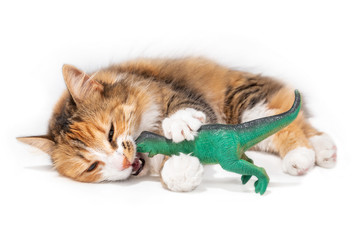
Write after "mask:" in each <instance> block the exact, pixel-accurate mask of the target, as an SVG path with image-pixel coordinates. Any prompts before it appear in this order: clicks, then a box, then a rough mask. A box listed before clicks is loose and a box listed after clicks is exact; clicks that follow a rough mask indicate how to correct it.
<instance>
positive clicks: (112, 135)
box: [108, 124, 114, 143]
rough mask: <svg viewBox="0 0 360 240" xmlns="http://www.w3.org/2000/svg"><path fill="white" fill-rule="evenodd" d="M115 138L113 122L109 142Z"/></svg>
mask: <svg viewBox="0 0 360 240" xmlns="http://www.w3.org/2000/svg"><path fill="white" fill-rule="evenodd" d="M113 138H114V125H113V124H111V127H110V131H109V135H108V140H109V143H111V142H112V141H113Z"/></svg>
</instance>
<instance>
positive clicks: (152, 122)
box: [134, 103, 160, 138]
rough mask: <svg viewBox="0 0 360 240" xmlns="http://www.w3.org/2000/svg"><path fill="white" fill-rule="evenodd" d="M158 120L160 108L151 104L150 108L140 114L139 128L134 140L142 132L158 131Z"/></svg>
mask: <svg viewBox="0 0 360 240" xmlns="http://www.w3.org/2000/svg"><path fill="white" fill-rule="evenodd" d="M159 120H160V107H159V106H158V105H157V104H155V103H152V104H150V107H149V108H148V109H147V110H146V111H145V112H144V113H143V114H142V116H141V121H140V124H139V127H138V128H137V129H136V133H135V134H134V138H137V137H138V136H139V135H140V134H141V133H142V132H143V131H152V130H154V129H158V127H159V126H158V123H159Z"/></svg>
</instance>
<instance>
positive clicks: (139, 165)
mask: <svg viewBox="0 0 360 240" xmlns="http://www.w3.org/2000/svg"><path fill="white" fill-rule="evenodd" d="M131 166H132V170H133V171H132V175H134V176H137V175H138V174H139V173H140V172H141V171H142V170H143V168H144V166H145V160H144V159H143V158H141V155H140V153H137V154H136V158H135V161H134V163H133V164H132V165H131Z"/></svg>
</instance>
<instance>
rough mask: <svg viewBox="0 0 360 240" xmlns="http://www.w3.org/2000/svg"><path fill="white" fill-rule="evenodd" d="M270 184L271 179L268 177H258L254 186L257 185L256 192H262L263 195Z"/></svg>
mask: <svg viewBox="0 0 360 240" xmlns="http://www.w3.org/2000/svg"><path fill="white" fill-rule="evenodd" d="M268 184H269V180H268V179H266V178H260V179H258V180H257V181H256V182H255V184H254V186H255V192H256V193H260V195H263V194H264V193H265V191H266V188H267V186H268Z"/></svg>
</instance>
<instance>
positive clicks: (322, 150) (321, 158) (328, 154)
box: [309, 134, 337, 168]
mask: <svg viewBox="0 0 360 240" xmlns="http://www.w3.org/2000/svg"><path fill="white" fill-rule="evenodd" d="M309 140H310V142H311V144H312V146H313V147H314V149H315V155H316V157H315V159H316V165H318V166H320V167H325V168H332V167H334V166H335V164H336V158H337V149H336V145H335V143H334V142H333V140H332V139H331V138H330V137H329V135H327V134H321V135H318V136H314V137H311V138H310V139H309Z"/></svg>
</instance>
